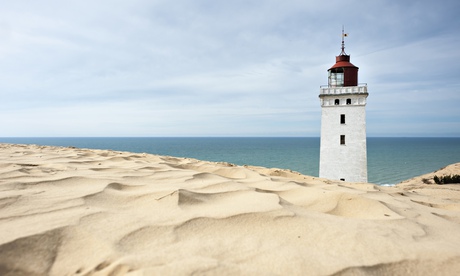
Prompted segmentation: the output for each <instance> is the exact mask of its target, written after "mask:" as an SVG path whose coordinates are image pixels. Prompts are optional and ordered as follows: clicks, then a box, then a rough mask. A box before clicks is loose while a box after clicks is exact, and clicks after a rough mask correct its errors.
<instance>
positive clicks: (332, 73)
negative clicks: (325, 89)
mask: <svg viewBox="0 0 460 276" xmlns="http://www.w3.org/2000/svg"><path fill="white" fill-rule="evenodd" d="M346 36H347V34H345V33H344V31H343V28H342V52H341V53H340V55H338V56H336V57H335V64H334V66H332V67H331V68H329V70H327V71H328V74H329V75H328V86H329V87H344V86H357V85H358V69H359V68H358V67H356V66H354V65H353V64H351V63H350V56H349V55H347V54H346V53H345V41H344V38H345V37H346Z"/></svg>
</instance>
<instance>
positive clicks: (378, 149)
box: [0, 137, 460, 185]
mask: <svg viewBox="0 0 460 276" xmlns="http://www.w3.org/2000/svg"><path fill="white" fill-rule="evenodd" d="M0 143H12V144H37V145H46V146H63V147H78V148H88V149H107V150H116V151H129V152H136V153H150V154H157V155H167V156H175V157H185V158H195V159H199V160H204V161H212V162H228V163H232V164H236V165H252V166H262V167H268V168H280V169H288V170H292V171H297V172H299V173H302V174H306V175H311V176H318V173H319V150H320V138H319V137H4V138H0ZM367 162H368V182H370V183H375V184H379V185H393V184H397V183H399V182H401V181H403V180H406V179H410V178H412V177H415V176H419V175H422V174H426V173H430V172H433V171H435V170H438V169H440V168H442V167H445V166H447V165H449V164H452V163H457V162H460V138H458V137H437V138H436V137H368V138H367Z"/></svg>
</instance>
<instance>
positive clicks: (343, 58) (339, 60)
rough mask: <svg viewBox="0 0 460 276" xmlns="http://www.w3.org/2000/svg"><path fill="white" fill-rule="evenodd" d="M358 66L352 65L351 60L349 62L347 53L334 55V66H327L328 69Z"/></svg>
mask: <svg viewBox="0 0 460 276" xmlns="http://www.w3.org/2000/svg"><path fill="white" fill-rule="evenodd" d="M344 67H345V68H350V67H351V68H358V67H356V66H354V65H353V64H352V63H351V62H350V56H349V55H343V54H341V55H339V56H336V57H335V64H334V66H332V67H331V68H329V70H331V69H333V68H344Z"/></svg>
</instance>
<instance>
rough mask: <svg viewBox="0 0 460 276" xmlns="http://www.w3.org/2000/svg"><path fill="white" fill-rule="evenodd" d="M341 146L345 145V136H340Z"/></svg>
mask: <svg viewBox="0 0 460 276" xmlns="http://www.w3.org/2000/svg"><path fill="white" fill-rule="evenodd" d="M340 144H341V145H345V135H340Z"/></svg>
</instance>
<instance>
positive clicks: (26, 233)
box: [0, 144, 460, 275]
mask: <svg viewBox="0 0 460 276" xmlns="http://www.w3.org/2000/svg"><path fill="white" fill-rule="evenodd" d="M456 166H457V167H456V168H457V169H456V170H457V171H456V172H454V173H457V174H458V173H460V172H459V171H458V164H457V165H456ZM0 234H1V235H0V275H88V274H89V275H124V274H128V275H189V274H198V275H228V274H230V275H241V274H244V275H368V274H379V273H380V274H384V275H458V274H459V273H460V185H434V184H432V185H427V184H423V183H422V181H420V180H419V181H417V180H414V181H413V182H411V183H409V184H407V183H406V184H401V185H398V186H396V187H379V186H376V185H372V184H357V183H355V184H354V183H344V182H334V181H330V180H325V179H320V178H315V177H310V176H304V175H301V174H298V173H295V172H290V171H286V170H278V169H266V168H261V167H249V166H235V165H232V164H228V163H212V162H204V161H199V160H195V159H188V158H174V157H166V156H156V155H149V154H135V153H128V152H116V151H107V150H85V149H74V148H61V147H42V146H34V145H9V144H0Z"/></svg>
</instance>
